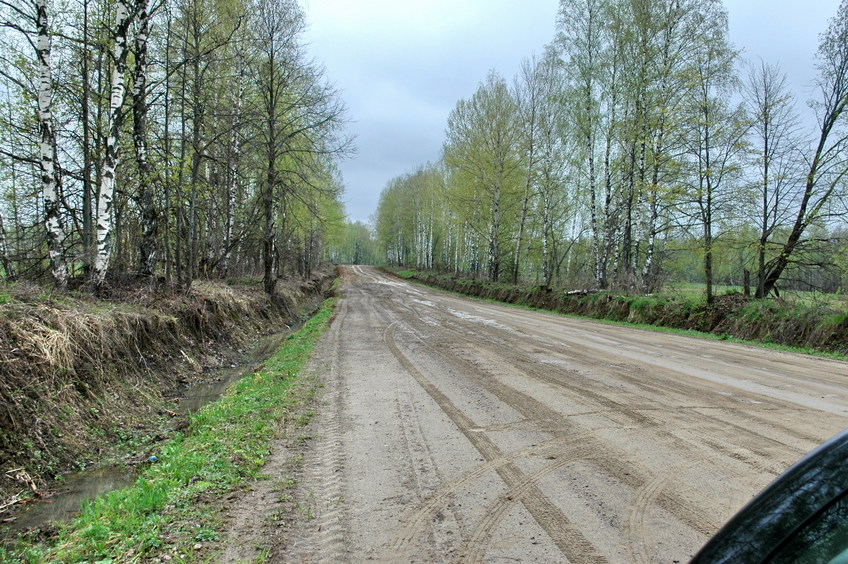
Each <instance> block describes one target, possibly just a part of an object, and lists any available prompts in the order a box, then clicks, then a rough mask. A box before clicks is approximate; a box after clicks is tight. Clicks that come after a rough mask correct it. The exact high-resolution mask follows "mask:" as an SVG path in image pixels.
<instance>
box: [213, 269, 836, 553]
mask: <svg viewBox="0 0 848 564" xmlns="http://www.w3.org/2000/svg"><path fill="white" fill-rule="evenodd" d="M343 281H344V284H343V287H342V296H343V297H342V300H341V302H340V304H339V308H338V311H337V318H336V320H335V322H334V323H333V325H332V327H331V328H330V330H329V331H328V333H327V334H326V335H325V337H324V339H323V340H322V342H321V343H320V344H319V346H318V347H317V348H316V354H315V356H314V357H313V359H312V361H311V364H310V370H311V371H312V372H313V373H314V374H315V375H316V377H320V378H322V382H323V387H324V390H323V393H322V395H321V398H320V406H319V408H318V414H317V417H316V418H315V420H314V421H313V423H312V424H311V426H310V427H309V428H308V429H307V430H305V431H304V433H305V434H306V435H308V436H309V438H308V439H307V438H306V437H301V439H302V440H300V441H296V440H292V437H289V438H288V440H284V441H281V442H280V443H279V444H278V445H277V447H276V449H275V452H274V455H273V457H272V461H271V462H270V463H269V466H268V467H266V472H267V473H270V474H272V475H273V478H272V479H271V480H266V481H262V482H259V483H257V486H256V490H255V491H254V492H251V493H250V494H249V495H245V496H241V497H240V498H238V499H234V500H233V501H232V505H233V506H232V508H231V509H230V510H229V518H228V523H229V527H230V529H229V531H228V532H227V535H226V537H227V538H226V539H225V542H227V546H228V548H227V552H226V553H225V554H224V557H223V560H224V561H231V562H235V561H249V560H252V559H254V558H256V557H257V556H261V557H263V558H265V559H266V561H269V562H361V561H366V560H374V561H382V562H490V561H491V562H494V561H504V560H506V561H521V562H640V563H643V562H644V563H647V562H683V561H686V560H688V559H689V558H690V557H691V556H692V555H693V554H694V553H695V551H697V550H698V548H699V547H700V546H701V545H702V544H703V543H704V542H705V541H706V539H707V538H708V537H709V536H710V535H712V534H713V533H714V532H715V531H716V530H718V528H719V527H720V526H721V525H722V524H723V523H724V522H725V521H726V520H727V519H728V518H729V517H730V516H731V515H732V514H733V513H734V512H735V511H736V510H737V509H738V508H739V507H741V506H742V505H743V504H744V503H745V502H746V501H748V500H749V499H750V498H751V496H753V495H754V494H756V493H757V492H758V491H759V490H760V489H762V487H763V486H765V485H766V484H767V483H768V482H769V481H771V480H772V479H773V478H774V477H775V476H777V475H778V474H780V473H781V472H783V470H785V469H786V468H787V467H788V466H789V465H790V464H792V463H793V462H794V461H795V460H797V459H798V458H800V457H801V456H802V455H804V454H805V453H806V452H808V451H809V450H811V449H812V448H813V447H815V446H816V445H817V444H819V443H820V442H822V441H823V440H825V439H827V438H828V437H830V436H832V435H834V434H835V433H837V432H838V431H840V430H842V429H843V428H845V427H846V425H848V417H846V416H848V383H846V380H847V379H848V378H846V377H848V363H844V362H837V361H830V360H823V359H816V358H812V357H805V356H800V355H793V354H788V353H782V352H773V351H767V350H763V349H757V348H753V347H747V346H741V345H735V344H729V343H724V342H715V341H704V340H698V339H691V338H686V337H680V336H674V335H667V334H662V333H653V332H647V331H641V330H635V329H629V328H624V327H619V326H611V325H604V324H599V323H596V322H591V321H584V320H579V319H572V318H564V317H560V316H556V315H551V314H545V313H538V312H531V311H524V310H520V309H515V308H509V307H504V306H499V305H493V304H488V303H484V302H480V301H472V300H468V299H465V298H462V297H458V296H454V295H451V294H446V293H443V292H438V291H435V290H430V289H427V288H422V287H419V286H413V285H411V284H408V283H405V282H402V281H400V280H398V279H396V278H393V277H390V276H388V275H385V274H383V273H380V272H379V271H377V270H374V269H371V268H366V267H348V268H346V269H345V270H344V275H343ZM301 456H302V460H301V458H300V457H301ZM294 468H299V469H300V470H297V471H296V470H293V469H294ZM295 479H296V480H297V486H296V487H293V488H288V486H287V485H289V486H290V485H292V484H293V483H294V480H295ZM284 508H288V509H289V510H291V509H292V508H294V512H293V515H294V517H293V518H288V519H278V517H279V516H280V515H282V514H283V513H282V512H281V510H282V509H284Z"/></svg>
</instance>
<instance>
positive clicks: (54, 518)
mask: <svg viewBox="0 0 848 564" xmlns="http://www.w3.org/2000/svg"><path fill="white" fill-rule="evenodd" d="M293 330H296V328H294V329H291V328H290V329H288V330H286V331H283V332H279V333H273V334H271V335H267V336H265V337H263V338H261V339H260V340H259V342H258V343H257V344H256V345H255V346H254V347H253V348H252V349H251V350H250V351H249V352H248V353H246V354H245V355H244V356H243V357H242V358H240V359H239V361H238V363H236V364H231V365H229V366H224V367H220V368H215V369H213V370H210V371H209V372H208V373H207V374H206V378H204V380H203V381H202V382H198V383H197V384H194V385H192V386H190V387H189V388H187V389H186V390H184V392H183V397H182V398H181V399H180V403H179V408H178V409H179V412H180V413H181V414H184V415H187V414H191V413H194V412H195V411H197V410H198V409H200V408H201V407H203V406H204V405H206V404H208V403H211V402H213V401H216V400H217V399H218V398H220V397H221V395H223V393H224V392H225V391H226V390H227V388H228V387H229V386H230V385H231V384H232V383H233V382H235V381H236V380H238V379H239V378H241V377H242V376H244V375H245V374H249V373H252V372H253V371H254V370H255V369H256V366H257V365H258V364H260V363H261V362H263V361H265V360H266V359H268V358H269V357H270V356H271V355H272V354H274V352H276V351H277V349H279V348H280V346H282V344H283V341H285V339H286V337H287V336H288V335H290V334H291V332H292V331H293ZM136 477H137V468H136V467H133V466H124V465H118V466H106V467H102V468H95V469H92V470H84V471H81V472H74V473H70V474H66V475H64V476H62V479H61V480H59V481H57V482H56V483H55V484H54V485H53V486H52V487H53V490H52V492H53V493H52V495H51V496H50V497H49V498H46V499H39V500H33V501H30V502H28V503H26V504H25V505H23V506H22V507H19V508H18V509H15V510H12V511H9V512H7V513H4V514H0V538H2V537H4V536H5V537H7V538H14V537H15V536H16V535H17V534H18V533H20V532H23V531H26V530H30V529H35V528H42V527H45V526H47V525H49V524H51V523H56V522H65V521H69V520H71V519H72V518H73V517H74V516H76V515H77V514H79V512H80V507H81V505H82V504H83V503H85V502H86V501H88V500H91V499H94V498H95V497H97V496H98V495H101V494H104V493H107V492H110V491H112V490H116V489H121V488H126V487H128V486H130V485H132V483H133V482H135V479H136ZM6 527H8V529H7V530H5V531H4V529H6Z"/></svg>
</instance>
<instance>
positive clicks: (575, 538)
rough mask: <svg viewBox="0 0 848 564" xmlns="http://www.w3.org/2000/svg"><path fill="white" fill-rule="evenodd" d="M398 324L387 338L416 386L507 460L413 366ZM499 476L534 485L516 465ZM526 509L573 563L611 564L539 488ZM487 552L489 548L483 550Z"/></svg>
mask: <svg viewBox="0 0 848 564" xmlns="http://www.w3.org/2000/svg"><path fill="white" fill-rule="evenodd" d="M396 326H397V322H394V323H392V324H390V325H389V326H388V327H387V328H386V331H385V333H384V334H383V335H384V340H385V342H386V345H387V346H388V347H389V350H391V352H392V354H393V355H394V356H395V358H397V360H398V362H400V364H401V365H402V366H403V368H404V369H405V370H406V371H407V372H408V373H409V374H410V375H411V376H412V377H413V378H414V379H415V381H416V382H418V384H419V385H420V386H421V387H422V388H423V389H424V390H425V391H426V392H427V394H428V395H429V396H430V397H431V398H433V401H435V402H436V403H437V404H438V405H439V407H440V408H441V409H442V411H444V413H445V414H446V415H447V416H448V417H449V418H450V419H451V421H453V422H454V424H455V425H456V426H457V428H458V429H459V430H460V432H462V434H463V435H465V437H466V438H467V439H468V440H469V441H470V442H471V444H472V445H474V448H476V449H477V451H478V452H479V453H480V454H481V455H482V456H483V458H484V459H486V460H487V461H490V462H491V461H493V460H496V459H498V458H501V457H502V456H503V454H502V452H501V450H500V449H499V448H498V447H497V446H496V445H495V444H494V442H492V440H491V439H489V437H487V436H486V435H485V434H483V433H476V432H474V431H472V429H475V428H476V425H475V424H474V422H473V421H471V419H469V418H468V417H467V416H466V415H465V414H464V413H462V411H460V410H459V409H458V408H457V407H456V405H454V404H453V402H451V401H450V399H448V397H447V396H446V395H445V394H443V393H442V392H441V391H440V390H439V389H438V388H436V386H434V385H433V384H432V383H431V382H430V381H429V380H427V378H426V377H425V376H424V375H423V374H422V373H421V372H420V371H419V370H418V369H417V368H416V367H415V366H414V365H413V364H412V362H411V361H410V360H409V359H408V358H407V357H406V356H405V355H404V354H403V352H402V351H401V350H400V348H398V346H397V342H396V341H395V336H394V334H395V329H396ZM495 471H496V472H497V474H498V476H500V477H501V479H502V480H503V481H504V482H505V483H506V485H507V487H508V488H509V489H511V490H512V489H518V488H521V487H522V485H527V484H529V482H530V481H531V478H528V476H527V475H526V474H524V472H522V471H521V470H520V469H519V468H518V467H517V466H515V465H514V464H512V463H511V462H510V463H506V464H504V465H503V466H497V467H495ZM521 501H522V503H523V504H524V507H525V508H526V509H527V511H528V512H529V513H530V514H531V515H532V516H533V519H535V520H536V522H537V523H538V524H539V525H540V526H541V527H542V528H543V529H544V530H545V532H546V533H547V534H548V535H549V536H550V538H551V540H553V542H554V544H556V546H557V548H559V550H560V551H561V552H562V553H563V554H564V555H565V556H566V558H568V560H569V561H570V562H587V563H588V562H596V563H602V562H607V560H606V558H605V557H604V556H602V555H601V554H599V553H598V551H597V550H596V549H595V547H594V545H592V543H591V542H590V541H589V540H588V539H587V538H586V537H585V536H583V534H582V533H581V532H580V531H579V530H578V529H577V528H576V527H575V526H573V525H572V523H571V522H570V521H569V520H568V518H567V517H566V516H565V515H564V514H563V513H562V511H561V510H560V509H559V508H558V507H557V506H556V505H554V504H552V503H551V502H550V501H549V500H548V499H547V498H546V497H545V496H544V495H543V494H542V492H541V491H539V489H538V487H536V484H529V485H527V487H526V489H525V490H523V495H522V499H521ZM481 549H482V550H485V547H481Z"/></svg>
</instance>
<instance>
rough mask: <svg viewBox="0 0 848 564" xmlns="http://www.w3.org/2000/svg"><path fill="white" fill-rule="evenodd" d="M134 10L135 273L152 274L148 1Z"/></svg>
mask: <svg viewBox="0 0 848 564" xmlns="http://www.w3.org/2000/svg"><path fill="white" fill-rule="evenodd" d="M134 9H135V13H136V14H137V15H136V21H137V24H138V29H137V31H136V34H135V39H134V41H133V54H134V55H135V67H134V68H133V73H132V77H133V88H132V109H133V146H134V147H135V160H136V166H137V167H138V190H137V192H136V197H135V199H136V204H137V205H138V208H139V210H140V212H141V240H140V242H139V253H138V254H139V258H138V272H139V274H140V275H142V276H152V275H153V268H154V266H155V260H156V246H157V244H156V236H157V232H158V229H159V218H158V210H157V209H156V203H155V201H154V198H153V175H154V173H153V168H152V167H151V165H150V156H149V149H148V140H147V110H148V102H147V96H148V78H147V76H148V56H147V51H148V39H149V37H150V20H151V17H152V14H151V13H150V10H149V6H148V0H136V2H135V8H134Z"/></svg>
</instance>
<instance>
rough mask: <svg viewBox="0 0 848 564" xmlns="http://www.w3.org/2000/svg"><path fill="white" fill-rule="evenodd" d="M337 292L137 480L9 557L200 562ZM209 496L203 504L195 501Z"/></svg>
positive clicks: (251, 471) (270, 433)
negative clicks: (45, 541)
mask: <svg viewBox="0 0 848 564" xmlns="http://www.w3.org/2000/svg"><path fill="white" fill-rule="evenodd" d="M334 305H335V299H333V298H331V299H329V300H327V301H325V302H324V305H323V306H322V307H321V309H320V310H319V311H318V313H317V314H316V315H315V316H314V317H313V318H312V319H311V320H310V321H308V322H307V323H306V324H305V325H304V326H303V328H302V329H301V330H299V331H297V332H296V333H293V334H292V335H291V336H289V337H288V339H287V340H286V342H285V344H284V345H283V347H282V348H281V349H280V350H279V351H278V352H277V353H276V354H275V355H274V356H272V357H271V358H270V359H269V360H268V361H266V362H265V364H264V366H263V367H262V368H261V370H259V371H258V372H257V373H255V374H253V375H251V376H246V377H244V378H242V379H241V380H239V381H238V382H237V383H236V384H234V385H233V386H232V387H231V388H230V389H229V390H228V391H227V393H226V394H225V395H224V397H223V398H221V400H219V401H218V402H215V403H212V404H209V405H207V406H206V407H205V408H203V409H201V410H200V411H199V412H197V413H196V414H194V415H193V416H192V417H191V421H190V424H189V426H188V428H187V429H186V431H185V433H184V434H181V435H178V436H176V437H175V438H174V439H172V440H171V441H169V442H168V443H167V444H165V445H164V446H163V447H162V449H161V450H160V452H159V453H158V456H157V458H158V460H157V461H156V462H154V463H151V464H150V466H149V467H148V468H147V469H146V470H145V471H143V472H142V473H141V475H140V477H139V478H138V480H137V481H136V483H135V485H134V486H132V487H130V488H127V489H124V490H118V491H114V492H111V493H109V494H106V495H105V496H102V497H99V498H97V499H95V500H94V501H93V502H92V503H90V504H88V506H86V507H85V508H84V510H83V512H82V514H81V515H80V516H79V517H78V518H77V519H76V520H74V521H73V522H72V523H70V524H69V525H67V526H64V527H63V528H62V529H61V530H60V532H59V534H58V536H57V538H56V539H55V540H54V541H53V542H51V543H50V544H49V545H39V544H32V543H30V542H27V541H25V540H23V541H22V542H21V543H20V544H19V545H18V546H16V547H14V548H0V561H2V562H25V563H30V562H32V563H34V562H44V561H47V562H83V561H101V562H136V561H140V560H142V559H145V560H146V559H150V558H154V557H159V556H161V557H162V560H169V559H172V558H178V559H180V560H182V561H198V560H204V559H208V558H210V557H211V555H210V554H208V553H205V554H204V547H205V543H208V542H210V541H214V540H216V539H217V535H218V530H219V529H220V524H221V522H220V504H218V505H217V507H218V509H217V511H216V510H212V511H210V510H208V508H211V507H213V504H210V503H208V502H209V500H210V499H220V498H222V497H223V496H224V495H225V494H226V493H228V492H230V491H232V490H234V489H236V488H238V487H239V485H240V484H242V483H243V482H244V481H245V480H248V479H250V478H254V477H256V476H257V475H258V473H259V471H260V469H261V468H262V465H263V463H264V460H265V457H266V456H267V455H268V454H269V452H270V444H271V441H272V439H273V438H274V436H275V433H276V430H277V427H278V423H279V421H280V420H281V419H282V418H283V417H285V415H286V413H287V411H288V410H289V408H290V407H291V406H292V403H293V402H295V401H298V400H299V399H302V398H299V397H298V395H297V394H295V393H293V390H294V388H295V384H296V383H297V382H298V375H299V373H300V371H301V369H302V367H303V365H304V363H305V362H306V360H307V359H308V357H309V355H310V353H311V351H312V348H313V347H314V345H315V343H316V342H317V340H318V338H319V337H320V335H321V333H322V332H323V331H324V329H325V328H326V327H327V325H328V324H329V320H330V318H331V315H332V310H333V307H334ZM198 502H205V503H203V507H204V510H203V511H198V510H197V509H196V505H197V503H198Z"/></svg>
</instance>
